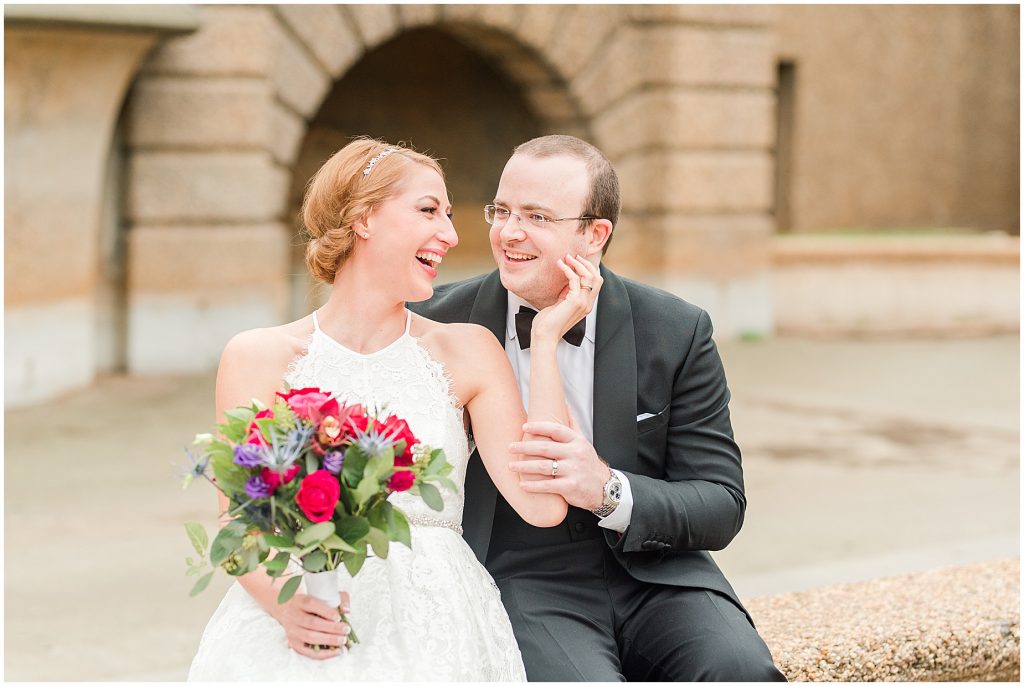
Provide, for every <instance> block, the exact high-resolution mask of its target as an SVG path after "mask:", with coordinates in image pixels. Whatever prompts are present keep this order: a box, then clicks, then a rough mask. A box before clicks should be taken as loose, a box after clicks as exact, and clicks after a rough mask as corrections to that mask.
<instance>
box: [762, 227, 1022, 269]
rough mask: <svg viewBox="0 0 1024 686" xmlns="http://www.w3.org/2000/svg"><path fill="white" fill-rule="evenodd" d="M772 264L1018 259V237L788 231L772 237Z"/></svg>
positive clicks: (1010, 261)
mask: <svg viewBox="0 0 1024 686" xmlns="http://www.w3.org/2000/svg"><path fill="white" fill-rule="evenodd" d="M772 252H773V260H774V262H775V264H776V265H779V266H785V265H794V264H821V263H834V262H860V261H870V262H971V263H976V262H988V263H998V264H1010V265H1016V264H1018V263H1019V262H1020V237H1019V236H1009V235H1006V234H1001V233H992V234H973V235H972V234H960V235H957V234H951V235H920V236H906V235H898V234H895V235H888V236H887V235H863V236H850V235H841V234H835V235H830V234H815V235H788V236H779V237H777V238H776V239H775V241H774V245H773V248H772Z"/></svg>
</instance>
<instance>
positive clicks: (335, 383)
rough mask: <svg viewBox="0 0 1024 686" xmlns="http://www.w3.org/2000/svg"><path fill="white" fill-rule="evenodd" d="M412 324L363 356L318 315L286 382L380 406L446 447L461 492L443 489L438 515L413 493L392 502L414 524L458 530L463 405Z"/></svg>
mask: <svg viewBox="0 0 1024 686" xmlns="http://www.w3.org/2000/svg"><path fill="white" fill-rule="evenodd" d="M411 323H412V313H411V312H409V313H408V319H407V320H406V326H405V333H403V334H402V336H401V337H399V338H398V339H397V340H395V341H394V342H392V343H391V344H390V345H388V346H387V347H385V348H383V349H381V350H378V351H376V352H373V353H368V354H363V353H357V352H354V351H352V350H349V349H348V348H346V347H345V346H344V345H342V344H341V343H338V342H337V341H335V340H334V339H333V338H331V337H330V336H328V335H327V334H325V333H324V332H323V331H322V330H321V329H320V324H319V322H318V321H317V316H316V312H314V313H313V333H312V334H311V336H310V339H309V343H308V345H307V347H306V350H305V351H304V353H303V354H302V355H301V356H300V357H298V358H296V359H295V360H294V361H293V362H292V363H291V365H289V367H288V372H287V373H286V374H285V377H284V379H285V381H287V382H288V383H289V384H290V385H291V386H292V387H293V388H303V387H307V386H318V387H319V388H321V389H322V390H323V391H325V392H328V393H331V394H333V395H335V396H336V397H337V398H338V399H339V401H344V402H358V403H362V404H363V405H365V406H366V407H367V408H369V409H371V410H372V409H373V408H378V409H381V410H382V412H383V415H384V416H387V415H392V414H395V415H398V416H399V417H401V418H402V419H404V420H405V421H406V422H408V424H409V428H410V429H412V432H413V434H414V435H415V436H416V438H418V439H419V440H420V442H422V443H425V444H427V445H429V446H430V447H431V448H443V449H444V452H445V456H446V457H447V458H448V462H449V463H450V464H451V465H452V468H453V469H452V473H451V474H450V477H449V478H451V480H452V481H454V482H455V483H456V484H457V485H458V486H459V492H458V493H453V492H451V491H449V490H448V489H444V488H442V489H440V490H441V496H442V498H443V499H444V510H443V511H442V512H435V511H434V510H431V509H430V508H429V507H427V505H426V504H425V503H424V502H423V499H422V498H420V497H419V496H414V495H411V494H409V493H395V494H393V495H392V496H391V502H392V503H393V504H394V505H396V506H397V507H400V508H401V509H402V510H403V511H404V512H405V514H406V515H407V516H408V517H409V519H410V521H412V522H413V523H415V522H416V521H417V519H420V520H425V521H438V520H440V521H444V522H447V523H449V524H451V525H452V526H453V528H454V527H460V526H461V524H462V511H463V505H464V498H463V491H462V489H463V486H464V484H465V480H466V466H467V463H468V461H469V444H468V441H467V438H466V432H465V430H464V428H463V420H462V407H461V406H460V405H459V403H458V400H457V399H456V398H455V396H454V394H453V393H452V389H451V380H450V379H449V378H448V376H447V375H446V373H445V370H444V367H443V366H442V365H441V363H440V362H438V361H437V360H435V359H434V358H433V357H431V356H430V353H428V352H427V350H426V349H425V348H424V347H423V346H422V345H420V343H419V341H418V340H417V339H416V338H414V337H413V336H412V335H411V334H410V333H409V327H410V324H411Z"/></svg>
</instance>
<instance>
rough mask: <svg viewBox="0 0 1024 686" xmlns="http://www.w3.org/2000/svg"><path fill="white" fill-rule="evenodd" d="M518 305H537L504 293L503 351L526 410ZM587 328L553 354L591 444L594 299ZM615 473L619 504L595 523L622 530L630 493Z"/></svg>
mask: <svg viewBox="0 0 1024 686" xmlns="http://www.w3.org/2000/svg"><path fill="white" fill-rule="evenodd" d="M598 298H600V296H598ZM521 306H525V307H529V308H531V309H533V310H536V309H538V308H536V307H534V306H533V305H531V304H530V303H528V302H526V301H525V300H523V299H522V298H520V297H519V296H518V295H516V294H515V293H512V292H511V291H509V293H508V316H507V319H506V325H505V354H506V355H508V359H509V362H511V363H512V371H513V372H515V375H516V379H517V380H518V381H519V392H520V394H522V396H523V405H524V406H525V407H526V408H527V409H529V403H530V349H529V348H527V349H526V350H520V349H519V341H518V340H516V312H518V311H519V308H520V307H521ZM586 322H587V328H586V331H585V332H584V334H583V342H582V343H581V344H580V346H579V347H576V346H574V345H572V344H570V343H567V342H566V341H565V340H560V341H558V346H557V347H556V348H555V356H556V358H557V359H558V369H559V371H560V372H561V375H562V390H563V391H564V393H565V401H566V403H567V404H568V405H569V411H570V412H572V416H573V419H575V420H576V424H577V425H578V426H579V429H580V433H582V434H583V435H584V436H585V437H586V439H587V440H588V441H590V443H591V444H593V443H594V413H593V408H594V343H595V341H596V340H597V338H596V332H597V301H595V302H594V308H593V309H592V310H591V311H590V314H588V315H587V319H586ZM612 471H613V472H615V475H616V476H618V477H619V480H620V481H621V482H622V499H621V500H620V501H619V506H618V507H617V508H615V511H614V512H612V513H611V514H610V515H608V516H607V517H603V518H601V519H600V521H599V522H598V524H599V525H600V526H602V527H604V528H606V529H611V530H613V531H618V532H619V533H623V532H624V531H625V530H626V529H627V528H628V527H629V520H630V517H631V516H632V514H633V493H632V491H631V490H630V488H629V480H628V479H627V478H626V477H625V475H624V474H623V473H622V472H620V471H619V470H617V469H613V470H612Z"/></svg>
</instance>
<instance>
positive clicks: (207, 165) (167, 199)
mask: <svg viewBox="0 0 1024 686" xmlns="http://www.w3.org/2000/svg"><path fill="white" fill-rule="evenodd" d="M128 176H129V180H130V183H129V187H128V210H127V216H128V218H129V219H130V220H131V221H133V222H137V223H143V224H145V223H149V224H153V223H171V222H179V221H188V222H196V221H210V220H219V221H228V222H234V221H256V222H265V221H268V220H270V219H272V218H275V217H277V216H278V215H279V214H280V213H281V211H282V209H283V204H284V199H285V196H286V193H287V174H286V173H285V171H284V170H283V169H281V168H280V167H278V166H277V165H275V164H274V163H273V161H272V160H271V158H270V155H268V154H266V153H261V152H213V153H198V152H197V153H183V152H155V151H153V152H137V153H135V154H134V155H133V156H132V158H131V160H130V163H129V175H128Z"/></svg>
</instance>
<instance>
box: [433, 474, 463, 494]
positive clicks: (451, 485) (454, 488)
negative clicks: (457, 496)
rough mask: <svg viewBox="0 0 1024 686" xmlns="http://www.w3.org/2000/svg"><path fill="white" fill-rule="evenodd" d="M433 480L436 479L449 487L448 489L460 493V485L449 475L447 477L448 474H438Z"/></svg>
mask: <svg viewBox="0 0 1024 686" xmlns="http://www.w3.org/2000/svg"><path fill="white" fill-rule="evenodd" d="M432 481H436V482H437V483H439V484H441V485H442V486H444V487H445V488H447V489H448V490H449V491H451V492H452V493H458V492H459V487H458V485H457V484H456V483H455V482H454V481H452V480H451V479H449V478H448V477H446V476H437V477H434V478H433V479H432Z"/></svg>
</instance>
